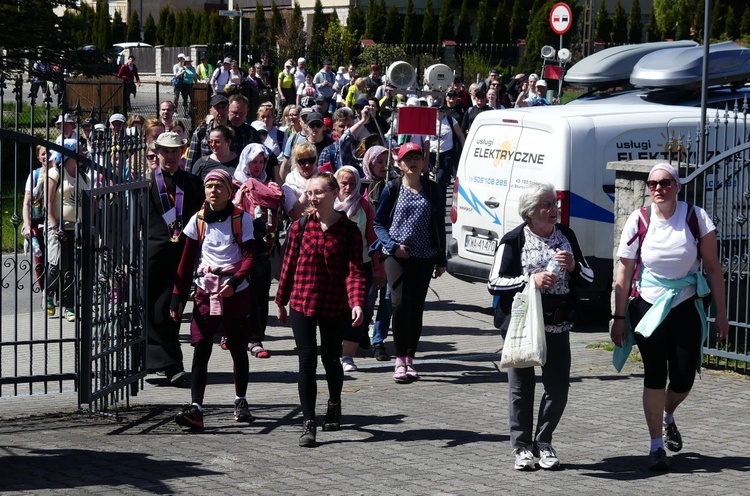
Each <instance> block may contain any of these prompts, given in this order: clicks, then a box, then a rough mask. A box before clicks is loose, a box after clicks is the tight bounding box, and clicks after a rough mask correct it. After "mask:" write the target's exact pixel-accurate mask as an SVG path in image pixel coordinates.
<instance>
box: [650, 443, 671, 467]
mask: <svg viewBox="0 0 750 496" xmlns="http://www.w3.org/2000/svg"><path fill="white" fill-rule="evenodd" d="M648 469H649V470H651V471H652V472H667V471H669V460H667V452H666V451H664V448H659V449H657V450H654V451H652V452H650V453H649V454H648Z"/></svg>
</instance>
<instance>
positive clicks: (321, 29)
mask: <svg viewBox="0 0 750 496" xmlns="http://www.w3.org/2000/svg"><path fill="white" fill-rule="evenodd" d="M311 28H312V29H311V30H310V31H311V33H310V52H311V62H309V63H311V64H312V65H311V67H313V66H314V67H318V66H319V65H321V62H322V58H323V54H322V53H321V52H322V51H323V42H324V41H325V37H326V29H327V28H328V21H327V20H326V16H325V14H323V4H322V3H320V0H315V7H314V8H313V17H312V26H311Z"/></svg>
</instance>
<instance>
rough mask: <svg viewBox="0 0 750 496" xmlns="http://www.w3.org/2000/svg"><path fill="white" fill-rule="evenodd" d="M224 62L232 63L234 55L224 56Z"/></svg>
mask: <svg viewBox="0 0 750 496" xmlns="http://www.w3.org/2000/svg"><path fill="white" fill-rule="evenodd" d="M224 63H225V64H231V63H232V57H225V58H224Z"/></svg>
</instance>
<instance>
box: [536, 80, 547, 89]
mask: <svg viewBox="0 0 750 496" xmlns="http://www.w3.org/2000/svg"><path fill="white" fill-rule="evenodd" d="M536 85H537V86H544V87H545V88H548V86H547V81H545V80H544V79H540V80H539V81H537V82H536Z"/></svg>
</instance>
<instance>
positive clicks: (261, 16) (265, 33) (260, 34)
mask: <svg viewBox="0 0 750 496" xmlns="http://www.w3.org/2000/svg"><path fill="white" fill-rule="evenodd" d="M271 37H272V35H271V32H269V30H268V24H267V23H266V12H265V9H263V5H261V3H260V2H257V1H256V2H255V19H254V20H253V35H252V37H251V38H250V43H252V44H253V46H255V47H258V48H259V51H260V52H267V51H268V49H269V47H270V43H269V40H270V39H271Z"/></svg>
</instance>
